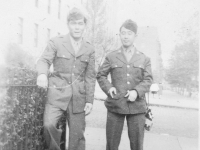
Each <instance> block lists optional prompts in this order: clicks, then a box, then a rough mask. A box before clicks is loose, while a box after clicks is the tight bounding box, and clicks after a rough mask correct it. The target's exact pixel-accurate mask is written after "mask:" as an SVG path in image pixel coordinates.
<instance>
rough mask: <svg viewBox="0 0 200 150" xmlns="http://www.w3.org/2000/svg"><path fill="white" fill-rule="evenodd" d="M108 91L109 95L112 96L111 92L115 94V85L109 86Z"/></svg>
mask: <svg viewBox="0 0 200 150" xmlns="http://www.w3.org/2000/svg"><path fill="white" fill-rule="evenodd" d="M108 93H109V94H110V96H111V97H112V98H113V93H114V94H117V90H116V88H115V87H111V88H110V90H109V91H108Z"/></svg>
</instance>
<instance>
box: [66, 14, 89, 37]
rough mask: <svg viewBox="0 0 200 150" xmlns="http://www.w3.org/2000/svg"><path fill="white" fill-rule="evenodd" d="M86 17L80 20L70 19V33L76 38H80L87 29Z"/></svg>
mask: <svg viewBox="0 0 200 150" xmlns="http://www.w3.org/2000/svg"><path fill="white" fill-rule="evenodd" d="M85 27H86V25H85V22H84V18H83V19H80V20H70V21H69V22H68V28H69V33H70V35H71V36H72V37H73V38H74V39H80V38H81V37H82V35H83V32H84V30H85Z"/></svg>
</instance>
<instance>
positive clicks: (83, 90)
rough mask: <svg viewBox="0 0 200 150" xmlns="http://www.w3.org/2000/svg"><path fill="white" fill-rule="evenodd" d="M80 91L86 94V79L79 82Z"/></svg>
mask: <svg viewBox="0 0 200 150" xmlns="http://www.w3.org/2000/svg"><path fill="white" fill-rule="evenodd" d="M79 92H80V93H81V94H85V93H86V92H85V82H84V81H82V82H80V83H79Z"/></svg>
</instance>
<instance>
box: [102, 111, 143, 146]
mask: <svg viewBox="0 0 200 150" xmlns="http://www.w3.org/2000/svg"><path fill="white" fill-rule="evenodd" d="M125 117H126V120H127V125H128V136H129V140H130V147H131V150H143V140H144V125H145V114H144V113H142V114H118V113H113V112H110V111H108V113H107V123H106V139H107V145H106V150H118V147H119V144H120V140H121V134H122V130H123V125H124V119H125Z"/></svg>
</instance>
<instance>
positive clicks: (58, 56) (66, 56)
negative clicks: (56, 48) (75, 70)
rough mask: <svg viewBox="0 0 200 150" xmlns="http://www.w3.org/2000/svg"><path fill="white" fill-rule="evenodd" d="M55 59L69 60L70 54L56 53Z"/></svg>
mask: <svg viewBox="0 0 200 150" xmlns="http://www.w3.org/2000/svg"><path fill="white" fill-rule="evenodd" d="M56 57H57V58H63V59H70V54H62V53H57V55H56Z"/></svg>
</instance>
